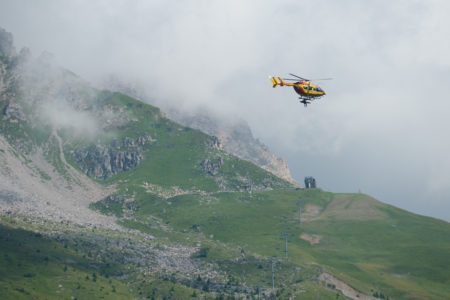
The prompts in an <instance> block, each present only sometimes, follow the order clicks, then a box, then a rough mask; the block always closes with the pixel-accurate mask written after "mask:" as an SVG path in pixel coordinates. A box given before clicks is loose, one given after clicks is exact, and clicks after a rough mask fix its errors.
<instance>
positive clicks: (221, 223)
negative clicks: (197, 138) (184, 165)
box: [98, 189, 450, 299]
mask: <svg viewBox="0 0 450 300" xmlns="http://www.w3.org/2000/svg"><path fill="white" fill-rule="evenodd" d="M138 195H139V196H137V197H136V200H135V201H134V202H131V203H129V204H128V205H130V206H133V207H134V208H135V209H134V212H133V217H132V218H131V220H130V218H127V220H126V221H124V224H125V225H127V226H130V227H133V228H137V229H139V230H142V231H146V232H151V233H153V234H158V233H157V232H158V231H159V228H157V226H155V225H154V224H152V223H149V222H148V218H149V216H152V217H155V218H159V219H161V220H164V221H165V223H166V224H167V226H170V228H172V229H173V230H175V231H177V232H180V233H181V234H180V235H181V236H179V237H178V239H179V240H182V239H183V238H182V236H185V237H187V236H189V235H191V234H194V235H198V236H202V237H205V238H204V241H203V243H205V245H207V246H205V248H207V249H208V254H207V255H205V257H204V259H205V260H210V261H212V262H216V263H218V264H219V265H221V266H222V267H224V268H225V267H227V268H229V270H230V273H231V274H235V276H240V280H243V281H245V282H247V283H249V282H251V283H252V284H257V283H258V280H260V278H261V277H263V278H264V277H266V279H265V280H266V281H265V284H266V285H267V284H270V278H267V275H268V271H267V270H264V269H267V268H268V266H265V267H263V268H258V265H261V264H262V265H264V264H267V261H268V259H269V258H270V257H272V256H277V257H279V258H282V259H283V264H284V265H283V264H282V265H281V266H280V268H281V269H280V276H282V278H283V280H282V281H283V284H285V285H286V286H289V282H290V284H294V283H295V281H297V280H304V279H305V278H306V277H308V276H311V277H312V278H314V276H315V275H318V274H319V273H320V272H322V271H327V272H329V273H331V274H334V275H335V276H336V277H337V278H339V279H341V280H343V281H344V282H346V283H347V284H349V285H350V286H352V287H353V288H355V289H356V290H358V291H360V292H362V293H364V294H366V295H374V294H375V293H378V294H383V295H387V296H389V297H390V298H391V299H446V298H447V297H448V295H449V293H450V289H449V286H450V285H449V283H450V282H449V278H450V271H449V269H448V268H447V265H449V264H450V256H449V255H448V254H449V253H450V225H449V224H448V223H447V222H444V221H440V220H436V219H432V218H427V217H423V216H419V215H415V214H412V213H408V212H406V211H403V210H400V209H397V208H395V207H392V206H389V205H385V204H383V203H380V202H378V201H376V200H374V199H373V198H370V197H368V196H366V195H361V194H333V193H326V192H323V191H320V190H295V189H288V190H286V189H279V190H274V191H262V192H253V193H245V192H224V193H210V194H208V195H198V194H197V195H196V194H189V195H179V196H174V197H170V198H167V199H164V198H160V197H157V196H155V195H151V194H149V193H147V192H146V191H142V193H140V194H138ZM299 200H300V201H302V209H303V213H302V215H301V224H299V217H298V207H297V205H296V203H297V201H299ZM98 207H100V208H101V209H103V211H104V212H107V211H108V208H107V203H106V202H103V203H99V204H98ZM282 232H287V233H289V234H290V235H289V238H288V255H289V257H288V259H286V258H284V256H285V252H284V251H285V247H284V240H283V239H282V237H281V233H282ZM222 245H226V247H229V249H240V250H239V251H238V252H239V253H232V252H233V251H231V250H224V249H223V246H222ZM246 254H248V255H250V256H256V257H259V259H256V260H254V261H253V262H251V261H250V260H248V262H247V264H248V266H247V267H248V269H247V270H246V273H245V275H242V270H241V269H240V268H237V267H236V266H232V265H233V263H232V262H231V261H232V260H233V259H237V258H238V257H241V256H244V257H245V255H246ZM263 262H265V263H263ZM252 264H253V266H252ZM294 267H301V268H303V270H304V271H303V272H304V274H302V275H300V276H298V277H296V276H293V275H292V274H288V273H289V272H292V271H291V270H292V269H291V270H289V268H294ZM316 267H318V268H319V269H315V268H316ZM235 268H237V269H235ZM285 268H287V269H285ZM319 270H320V271H319ZM291 275H292V276H291ZM304 276H306V277H304Z"/></svg>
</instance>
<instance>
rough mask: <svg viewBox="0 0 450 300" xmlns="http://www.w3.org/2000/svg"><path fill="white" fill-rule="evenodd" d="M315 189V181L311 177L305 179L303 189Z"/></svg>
mask: <svg viewBox="0 0 450 300" xmlns="http://www.w3.org/2000/svg"><path fill="white" fill-rule="evenodd" d="M314 188H316V179H315V178H314V177H312V176H309V177H305V189H314Z"/></svg>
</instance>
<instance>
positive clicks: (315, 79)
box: [311, 78, 333, 81]
mask: <svg viewBox="0 0 450 300" xmlns="http://www.w3.org/2000/svg"><path fill="white" fill-rule="evenodd" d="M311 80H312V81H318V80H333V78H314V79H311Z"/></svg>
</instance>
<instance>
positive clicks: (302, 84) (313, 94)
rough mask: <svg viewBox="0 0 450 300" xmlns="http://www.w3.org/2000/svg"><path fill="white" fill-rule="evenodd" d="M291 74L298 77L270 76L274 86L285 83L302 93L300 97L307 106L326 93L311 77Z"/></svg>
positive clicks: (301, 101)
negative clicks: (312, 81)
mask: <svg viewBox="0 0 450 300" xmlns="http://www.w3.org/2000/svg"><path fill="white" fill-rule="evenodd" d="M289 75H291V76H294V77H296V78H281V77H275V76H269V78H270V81H271V82H272V84H273V87H274V88H276V87H277V86H285V85H286V86H292V87H293V88H294V90H295V92H296V93H297V94H299V95H300V97H299V99H300V103H303V104H304V105H305V107H306V106H308V104H311V102H312V101H313V100H316V99H318V98H321V97H323V96H325V95H326V93H325V91H324V90H322V89H321V88H320V87H319V86H318V85H317V84H314V83H311V80H310V79H306V78H303V77H300V76H297V75H295V74H292V73H289ZM331 79H332V78H321V79H314V80H331ZM285 80H287V81H295V82H293V83H291V82H285Z"/></svg>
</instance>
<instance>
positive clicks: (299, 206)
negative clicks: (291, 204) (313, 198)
mask: <svg viewBox="0 0 450 300" xmlns="http://www.w3.org/2000/svg"><path fill="white" fill-rule="evenodd" d="M296 204H297V206H298V224H301V223H302V219H301V217H302V204H303V201H297V202H296Z"/></svg>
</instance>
